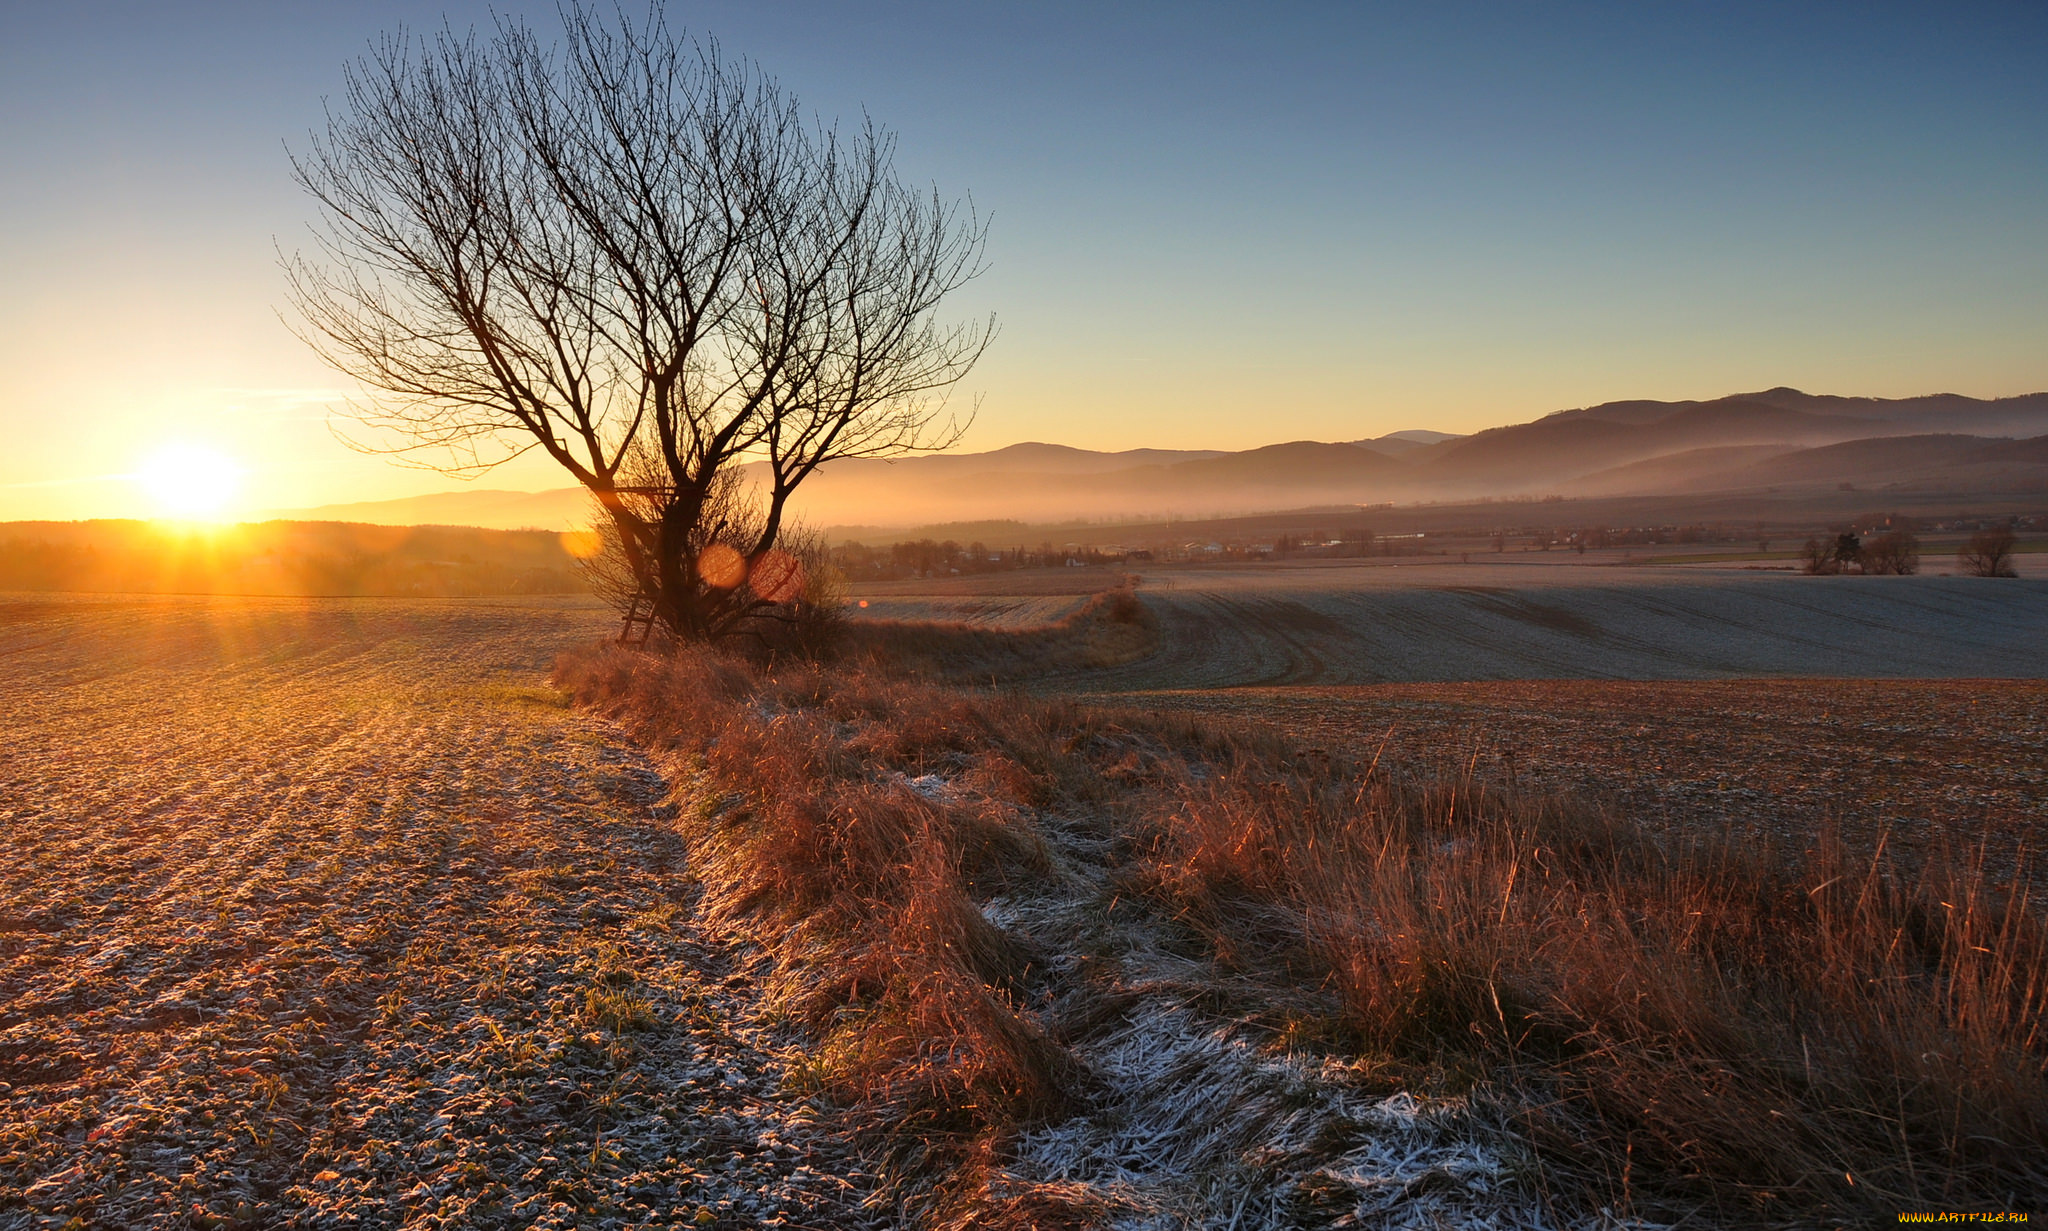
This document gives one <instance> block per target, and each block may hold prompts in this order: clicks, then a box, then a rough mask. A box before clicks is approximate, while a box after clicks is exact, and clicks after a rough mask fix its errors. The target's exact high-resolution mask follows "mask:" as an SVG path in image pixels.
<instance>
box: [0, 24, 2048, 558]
mask: <svg viewBox="0 0 2048 1231" xmlns="http://www.w3.org/2000/svg"><path fill="white" fill-rule="evenodd" d="M502 8H503V9H504V10H505V11H512V12H524V13H527V14H529V15H530V16H531V17H532V18H533V19H534V20H535V22H536V23H537V24H540V25H542V26H543V27H545V26H546V25H548V24H549V23H551V22H552V21H553V9H552V7H551V6H548V5H535V6H528V7H522V6H521V5H519V4H518V3H516V2H515V3H510V4H507V5H504V6H502ZM668 11H669V14H670V19H671V21H672V22H674V23H676V24H678V25H681V26H682V27H684V28H686V29H688V30H689V31H691V32H692V33H701V34H707V35H711V36H715V37H716V38H718V39H719V40H720V41H721V42H722V43H723V44H724V46H725V47H726V48H727V49H728V50H729V51H733V52H737V53H740V54H744V55H747V56H751V57H753V58H755V59H756V60H758V61H760V62H761V64H762V65H763V66H764V67H765V68H767V69H768V70H769V71H770V72H772V73H774V74H775V75H777V76H778V77H779V78H780V79H781V80H782V82H783V84H784V85H785V86H786V87H787V88H789V89H790V90H793V91H794V92H796V93H797V94H798V95H799V96H800V97H801V98H802V99H803V100H804V102H805V103H806V104H807V105H808V106H810V107H812V108H814V109H815V110H817V111H818V112H819V113H821V114H823V115H825V116H827V117H831V116H840V117H850V116H855V115H857V114H858V113H859V112H860V111H861V110H862V109H863V108H864V109H865V110H866V111H867V112H868V113H869V114H871V115H872V116H874V117H875V118H876V119H877V120H879V121H881V122H882V123H884V124H886V125H888V126H889V127H891V128H893V129H895V130H896V131H897V133H898V134H899V135H900V138H901V153H900V157H899V164H900V166H901V168H902V170H903V171H904V172H905V173H906V175H907V176H909V177H911V178H913V179H916V180H920V181H930V182H934V183H936V184H937V185H938V186H939V188H940V189H941V190H942V191H943V192H945V193H946V194H948V195H963V194H971V195H972V197H973V199H974V201H975V203H976V205H977V206H978V207H979V208H980V209H981V210H983V211H985V212H986V213H988V214H990V215H991V217H992V228H991V242H990V258H991V268H990V271H989V272H988V274H987V275H986V276H985V277H984V278H983V279H981V280H980V281H979V282H977V283H976V284H974V285H973V286H972V287H971V288H970V289H969V291H968V292H966V293H965V294H964V295H963V297H962V299H961V302H960V305H959V310H960V311H961V312H962V313H963V314H964V313H968V312H977V311H994V312H996V313H997V315H998V316H999V318H1000V319H1001V323H1002V335H1001V338H1000V340H999V341H998V343H997V346H996V348H995V349H994V350H993V351H992V352H991V353H990V355H989V356H988V358H987V359H986V360H985V362H984V363H983V365H982V367H981V368H979V369H978V370H977V371H976V373H975V374H974V375H973V376H972V377H971V378H970V379H969V381H968V383H967V385H966V386H965V387H964V388H963V391H962V400H963V402H964V401H965V400H966V399H967V398H969V397H974V396H978V397H979V399H980V407H981V409H980V415H979V418H978V420H977V422H976V424H975V427H974V429H973V431H972V433H971V435H970V436H969V437H968V439H967V440H966V442H965V447H968V448H994V447H999V446H1001V445H1004V444H1008V443H1012V442H1014V441H1018V440H1027V439H1041V440H1055V441H1060V442H1064V443H1069V444H1075V445H1082V446H1088V447H1095V448H1127V447H1135V446H1140V445H1162V446H1163V445H1176V446H1185V447H1214V448H1242V447H1248V446H1252V445H1258V444H1264V443H1270V442H1272V441H1275V440H1284V439H1295V438H1302V437H1310V438H1317V439H1353V438H1357V437H1362V436H1369V435H1377V434H1379V433H1381V432H1385V431H1390V430H1395V429H1398V428H1405V427H1438V428H1443V429H1446V430H1455V431H1467V430H1473V429H1476V428H1481V427H1486V426H1491V425H1494V424H1498V423H1504V422H1513V421H1518V420H1522V419H1527V418H1531V417H1533V416H1535V415H1538V414H1542V413H1545V412H1547V411H1550V410H1554V409H1558V408H1560V407H1565V406H1576V405H1585V404H1589V403H1592V402H1597V401H1602V400H1606V399H1611V398H1621V397H1661V398H1682V397H1710V396H1716V395H1719V394H1724V393H1730V392H1736V391H1739V390H1745V389H1756V388H1763V387H1767V386H1770V385H1777V384H1791V385H1797V386H1799V387H1802V388H1806V389H1809V390H1813V391H1821V392H1838V393H1856V394H1873V395H1880V396H1902V395H1908V394H1915V393H1926V392H1934V391H1938V390H1951V391H1955V392H1961V393H1968V394H1974V395H1978V396H1996V395H2009V394H2015V393H2021V392H2031V391H2035V390H2041V389H2048V71H2044V70H2048V6H2043V5H2040V4H2038V3H2035V4H2010V5H1994V4H1983V5H1967V4H1964V5H1944V6H1940V7H1936V6H1933V5H1926V6H1885V5H1847V4H1844V5H1827V4H1804V5H1796V6H1789V5H1772V6H1763V5H1756V6H1742V5H1729V4H1714V5H1705V4H1701V5H1687V4H1637V5H1583V6H1565V5H1558V6H1535V5H1526V4H1512V5H1509V4H1503V5H1422V4H1416V5H1366V4H1359V5H1334V4H1328V5H1312V4H1297V5H1274V6H1221V5H1196V4H1177V5H1164V4H1156V5H1155V4H1132V5H1120V6H1103V5H1078V4H1077V5H1060V4H1042V5H1033V6H1004V5H993V4H960V3H955V4H949V5H939V4H900V5H887V4H874V5H859V6H855V5H826V4H812V3H793V4H739V3H713V4H674V5H670V6H668ZM444 14H445V16H446V18H447V19H448V20H450V21H451V22H453V23H454V24H456V25H458V26H466V25H468V24H471V23H487V22H488V21H489V15H488V10H486V9H485V8H484V7H483V6H471V5H455V6H449V7H446V8H444V7H442V6H440V5H421V4H399V3H381V4H356V5H349V6H334V5H319V4H298V3H272V4H247V5H228V4H182V5H118V4H92V3H84V4H78V5H67V6H43V5H27V4H22V3H16V2H12V0H10V2H9V3H7V4H6V6H5V8H4V9H0V120H4V122H0V270H4V271H5V276H4V285H5V287H6V294H5V295H4V296H0V431H4V432H5V433H6V437H7V439H8V440H9V441H10V447H9V449H7V450H6V451H5V452H4V455H0V517H29V516H85V515H94V514H100V513H118V512H126V511H134V509H133V508H132V507H131V506H133V505H134V503H135V501H136V500H137V499H139V496H138V494H137V493H136V491H135V490H134V485H133V484H132V483H129V482H127V481H126V480H124V479H121V478H118V477H110V476H120V475H123V474H127V473H131V472H132V471H134V469H135V468H136V466H137V465H138V464H139V462H140V460H141V459H142V457H143V455H145V454H146V453H147V452H148V451H149V450H151V449H154V448H158V447H161V446H162V445H164V444H166V443H170V442H175V441H180V440H187V441H199V442H202V443H206V444H209V445H211V446H213V447H217V448H220V449H222V450H223V451H227V452H229V453H231V454H232V455H234V456H235V457H236V458H237V459H238V460H240V461H241V462H242V463H243V464H244V465H245V466H246V468H247V469H248V472H249V479H248V491H247V492H246V493H245V497H244V499H245V500H246V501H247V503H248V504H249V506H250V507H276V506H289V505H295V504H311V503H320V502H325V501H329V500H345V499H358V498H376V497H381V496H389V495H400V494H407V493H410V492H416V491H426V490H439V489H443V488H446V487H447V486H449V485H450V484H449V482H448V481H447V480H446V479H445V478H442V477H440V476H436V475H432V474H422V473H419V472H415V471H407V470H401V469H398V468H395V467H392V466H391V465H389V464H388V463H386V462H384V461H381V460H378V459H373V458H364V457H360V456H357V455H354V454H350V453H348V452H347V451H345V450H343V449H342V448H341V447H340V446H339V445H338V444H336V443H334V442H333V441H332V439H331V437H330V436H329V435H328V433H327V429H326V426H325V417H326V414H327V410H328V408H329V406H330V405H331V404H334V403H335V402H337V401H338V400H339V398H340V397H341V396H343V395H344V394H345V391H346V386H345V384H344V383H343V382H342V381H340V380H339V378H337V377H335V376H333V375H331V374H330V373H328V372H327V371H326V370H325V369H323V368H321V367H320V366H319V365H318V363H317V362H316V361H314V360H313V359H312V358H311V356H310V355H309V354H308V353H307V352H306V351H305V350H304V348H303V347H302V346H301V344H300V343H298V342H297V341H296V340H295V339H294V338H292V337H291V335H290V334H289V333H288V332H287V331H286V329H285V328H284V326H283V325H282V324H281V323H280V322H279V320H278V319H277V316H276V310H277V308H278V307H279V306H281V305H282V303H283V293H282V287H281V282H280V278H279V275H278V273H277V270H276V267H275V264H274V254H273V250H272V243H273V239H275V240H276V241H277V242H280V243H282V244H284V245H285V246H286V247H287V248H291V247H295V246H297V245H298V244H299V243H300V242H301V239H300V237H301V236H303V234H304V226H305V222H306V220H307V218H308V217H309V214H310V211H309V210H308V208H307V205H306V203H305V202H304V201H303V200H302V199H301V198H300V196H299V194H298V192H297V190H296V189H295V188H294V187H293V186H292V184H291V182H290V179H289V175H288V169H287V166H286V162H285V157H284V153H283V147H284V145H285V144H286V143H288V142H294V141H298V142H302V141H303V139H304V134H305V133H306V132H307V130H308V129H309V128H311V127H312V126H313V125H315V124H316V123H318V121H319V117H320V108H321V103H322V98H323V96H324V95H328V94H331V93H333V92H334V91H335V90H336V89H337V87H338V84H339V78H340V68H341V64H342V63H343V61H344V60H346V59H348V58H350V57H352V56H353V55H355V54H357V53H358V52H359V51H360V50H361V49H362V48H363V47H364V46H365V45H366V43H367V41H368V40H370V39H371V38H374V37H375V36H376V35H377V34H379V33H380V32H381V31H384V30H387V29H391V28H393V27H395V26H397V25H399V24H407V25H411V26H414V27H433V26H436V25H439V24H440V22H441V21H442V19H443V16H444ZM484 482H485V483H486V484H488V485H492V486H511V487H545V486H555V485H558V480H557V479H556V478H555V476H554V475H552V474H550V473H549V472H547V471H546V470H544V469H542V468H540V467H538V466H524V465H522V466H516V467H514V468H512V469H511V470H509V471H507V472H505V473H503V474H501V475H499V476H497V477H495V478H492V479H486V480H484ZM124 502H125V503H124Z"/></svg>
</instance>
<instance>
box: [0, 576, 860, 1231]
mask: <svg viewBox="0 0 2048 1231" xmlns="http://www.w3.org/2000/svg"><path fill="white" fill-rule="evenodd" d="M608 623H609V621H608V619H607V618H605V617H604V616H603V615H602V613H600V612H598V611H596V610H594V609H592V608H590V607H588V606H578V605H575V604H573V603H556V604H553V605H542V604H535V605H520V604H516V603H505V604H501V605H486V604H483V603H468V604H462V603H447V604H427V603H417V604H409V603H394V602H388V601H387V602H380V601H345V600H337V601H331V602H324V601H303V600H176V599H159V600H142V601H141V602H140V603H131V602H119V601H104V600H78V601H65V600H56V601H44V600H26V599H20V600H15V599H8V598H6V597H0V664H4V665H5V668H6V670H5V672H4V675H0V712H4V713H5V714H6V715H7V722H6V724H5V725H4V727H0V839H4V841H0V1228H15V1227H23V1228H26V1227H30V1226H40V1225H43V1223H44V1220H45V1219H46V1218H48V1217H49V1216H51V1215H56V1216H58V1217H57V1218H56V1219H55V1220H54V1221H51V1223H50V1225H56V1223H57V1222H61V1221H63V1220H64V1219H65V1218H68V1217H71V1216H77V1217H79V1218H82V1219H83V1220H84V1222H83V1223H82V1224H81V1225H109V1226H112V1225H119V1226H188V1225H198V1226H248V1227H254V1226H344V1225H398V1224H401V1223H403V1224H407V1225H413V1224H418V1225H462V1226H477V1225H485V1226H488V1225H519V1226H568V1225H583V1226H593V1225H597V1226H610V1225H618V1226H624V1225H635V1224H639V1223H642V1222H646V1221H650V1220H653V1219H659V1220H661V1221H663V1222H670V1221H674V1222H696V1221H701V1222H702V1223H703V1224H705V1225H713V1224H718V1225H755V1224H756V1223H757V1222H758V1223H763V1224H767V1225H788V1226H835V1227H836V1226H861V1225H866V1224H870V1223H872V1222H874V1221H875V1220H874V1219H873V1217H872V1216H869V1215H865V1214H863V1213H862V1211H861V1209H860V1207H859V1201H860V1199H861V1198H862V1197H864V1196H865V1195H867V1192H866V1188H865V1184H866V1181H865V1179H864V1177H863V1176H862V1175H861V1173H860V1171H859V1169H858V1168H857V1167H856V1166H855V1165H854V1164H853V1163H852V1162H851V1161H850V1160H849V1159H848V1157H847V1156H846V1155H845V1153H844V1152H843V1151H842V1150H841V1149H840V1148H839V1147H838V1146H837V1144H836V1142H835V1140H834V1139H833V1138H832V1137H830V1135H829V1134H827V1133H825V1132H824V1131H823V1130H822V1129H821V1128H819V1127H818V1126H817V1124H816V1123H815V1120H814V1111H813V1109H812V1107H811V1105H810V1104H808V1103H807V1102H806V1101H804V1100H803V1099H802V1098H800V1097H797V1096H795V1095H793V1094H791V1093H789V1092H788V1091H786V1090H785V1089H784V1087H783V1085H782V1078H781V1074H782V1072H783V1067H784V1066H783V1061H782V1059H781V1053H780V1051H779V1045H778V1042H777V1040H776V1039H775V1038H774V1037H773V1035H772V1034H771V1033H769V1032H768V1031H766V1030H765V1029H763V1028H762V1027H760V1026H758V1025H757V1024H755V1019H754V1018H753V1017H752V1016H751V1015H750V1014H751V1009H750V1006H749V1004H748V999H747V996H746V991H745V989H746V985H747V983H748V976H747V975H746V974H745V973H744V972H743V971H740V970H737V969H736V968H735V967H734V964H733V959H732V958H731V957H730V955H728V954H725V953H722V952H720V951H719V950H718V949H717V948H716V947H715V946H714V945H712V944H710V943H709V942H707V941H706V939H705V938H703V937H702V936H699V935H697V934H695V933H694V932H693V931H692V930H691V927H690V925H689V923H688V922H687V920H688V917H689V898H690V893H691V889H690V885H689V880H688V875H687V871H686V869H685V868H684V866H683V856H682V851H681V849H680V846H679V843H678V842H677V840H676V839H675V837H674V836H673V834H672V832H671V831H670V829H669V827H668V826H667V825H666V824H665V823H664V819H665V818H664V817H663V815H662V813H661V802H660V801H661V800H662V798H663V795H664V787H663V784H662V782H661V780H660V778H659V777H658V776H657V775H656V774H655V773H654V772H653V771H652V769H651V768H650V767H649V766H648V764H647V762H646V761H645V759H644V758H643V757H642V756H641V755H640V754H639V753H638V752H637V751H635V750H633V749H632V748H631V747H630V746H629V745H627V744H626V743H625V742H624V741H623V740H622V739H621V738H620V737H619V736H618V734H617V732H616V731H614V730H612V729H610V728H609V727H607V726H606V725H605V724H603V723H601V722H599V721H597V720H595V719H592V718H590V717H588V716H585V715H581V714H577V713H573V712H571V711H569V710H568V709H566V708H564V707H563V706H562V705H561V703H560V701H559V699H558V698H557V697H556V696H555V695H554V694H553V693H552V692H551V691H549V690H548V689H546V688H545V687H544V686H543V678H544V675H545V672H546V670H547V667H548V665H549V663H550V662H551V660H552V658H553V655H554V653H555V652H556V651H557V650H558V649H559V648H560V647H561V646H563V645H565V644H568V643H572V642H574V641H577V640H580V639H583V638H587V637H590V636H593V635H595V634H596V633H598V632H599V631H600V630H602V629H603V628H604V627H606V626H607V625H608ZM705 1211H708V1214H704V1212H705ZM700 1214H704V1216H703V1217H702V1218H701V1219H700Z"/></svg>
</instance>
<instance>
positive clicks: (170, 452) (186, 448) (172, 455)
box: [135, 443, 242, 521]
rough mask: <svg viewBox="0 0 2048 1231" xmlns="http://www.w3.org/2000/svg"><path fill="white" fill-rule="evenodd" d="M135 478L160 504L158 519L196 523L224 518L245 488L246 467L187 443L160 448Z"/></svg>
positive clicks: (203, 446) (208, 449)
mask: <svg viewBox="0 0 2048 1231" xmlns="http://www.w3.org/2000/svg"><path fill="white" fill-rule="evenodd" d="M135 477H136V479H137V480H138V481H139V482H140V483H141V484H142V487H143V490H145V491H147V492H148V493H149V496H150V499H151V500H153V501H155V502H156V507H157V514H158V516H160V517H168V518H184V519H189V520H193V521H209V520H213V519H216V518H218V517H220V516H221V515H222V513H223V512H225V511H226V509H227V507H228V504H229V502H230V501H232V500H233V499H234V498H235V494H236V493H237V492H238V491H239V490H240V489H241V486H242V468H241V467H240V466H238V465H236V464H235V462H234V460H233V459H232V458H230V457H228V456H227V455H226V454H225V453H222V452H220V451H219V450H218V449H211V448H208V447H206V446H205V445H195V444H184V443H178V444H169V445H165V446H164V447H163V448H161V449H158V450H157V451H156V452H155V453H154V454H152V455H151V456H150V458H149V459H148V460H147V461H145V462H143V463H142V465H141V466H140V467H139V468H138V469H137V471H136V476H135Z"/></svg>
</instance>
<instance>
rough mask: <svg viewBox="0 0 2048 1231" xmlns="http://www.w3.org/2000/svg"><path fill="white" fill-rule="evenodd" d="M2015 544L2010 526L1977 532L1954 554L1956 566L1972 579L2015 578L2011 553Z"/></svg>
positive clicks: (2015, 537)
mask: <svg viewBox="0 0 2048 1231" xmlns="http://www.w3.org/2000/svg"><path fill="white" fill-rule="evenodd" d="M2016 542H2017V536H2016V535H2014V534H2013V532H2012V527H2011V526H1993V527H1991V528H1990V529H1989V530H1979V531H1978V532H1977V533H1975V534H1973V535H1971V536H1970V541H1969V542H1968V543H1966V544H1964V545H1963V547H1962V549H1961V550H1960V551H1958V552H1956V564H1957V565H1958V566H1959V567H1960V568H1961V569H1962V570H1963V572H1965V573H1967V574H1969V575H1970V576H1972V577H2017V576H2019V575H2020V574H2019V570H2018V569H2016V568H2014V567H2013V562H2012V551H2013V546H2014V545H2015V543H2016Z"/></svg>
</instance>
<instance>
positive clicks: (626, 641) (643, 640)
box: [619, 594, 654, 646]
mask: <svg viewBox="0 0 2048 1231" xmlns="http://www.w3.org/2000/svg"><path fill="white" fill-rule="evenodd" d="M635 624H637V625H639V626H640V635H639V636H638V637H637V638H636V637H635V636H634V635H633V626H634V625H635ZM653 635H654V600H653V599H651V598H648V597H647V596H646V595H644V594H635V595H634V596H633V601H632V602H631V603H628V604H627V605H626V622H625V624H624V625H622V626H621V627H620V628H619V644H620V645H640V646H644V645H646V644H647V639H648V638H649V637H652V636H653Z"/></svg>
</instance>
